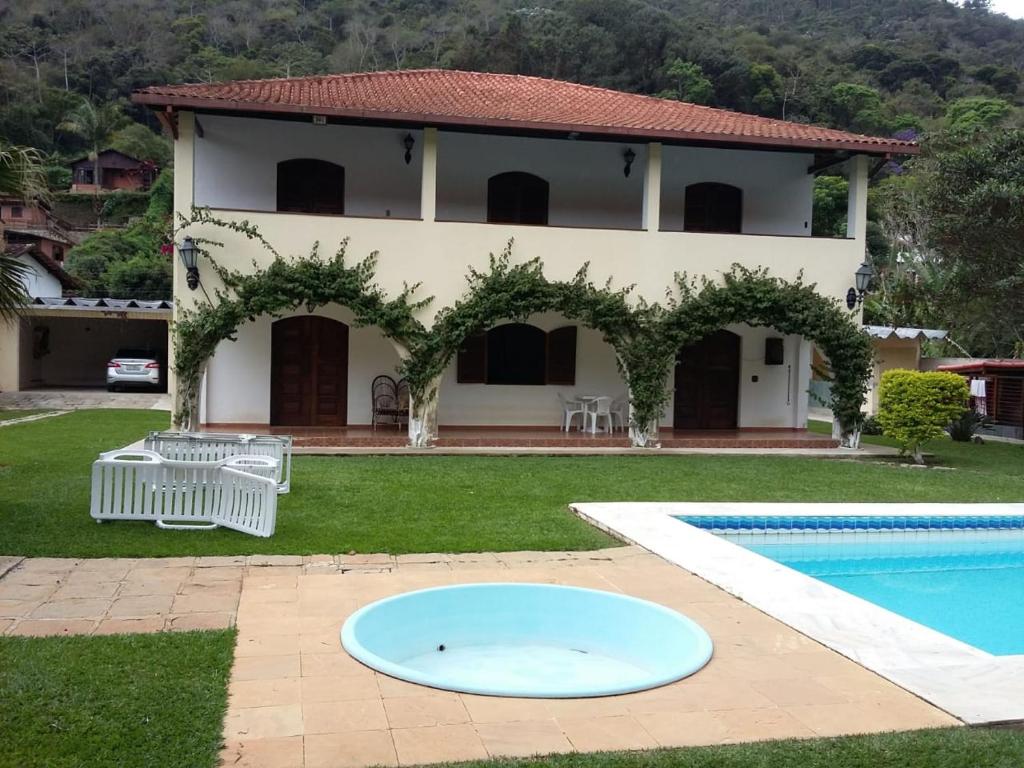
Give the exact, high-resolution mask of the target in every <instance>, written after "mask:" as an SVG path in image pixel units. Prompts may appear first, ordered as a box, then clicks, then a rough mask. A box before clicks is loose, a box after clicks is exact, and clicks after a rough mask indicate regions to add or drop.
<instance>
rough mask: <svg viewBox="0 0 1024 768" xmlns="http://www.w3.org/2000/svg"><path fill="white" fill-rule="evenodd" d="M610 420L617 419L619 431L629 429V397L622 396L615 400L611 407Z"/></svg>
mask: <svg viewBox="0 0 1024 768" xmlns="http://www.w3.org/2000/svg"><path fill="white" fill-rule="evenodd" d="M611 412H612V418H613V419H618V422H619V429H622V430H626V429H627V428H628V427H629V396H628V395H622V396H621V397H617V398H615V400H614V401H613V402H612V407H611Z"/></svg>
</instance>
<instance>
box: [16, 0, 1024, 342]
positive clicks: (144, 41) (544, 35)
mask: <svg viewBox="0 0 1024 768" xmlns="http://www.w3.org/2000/svg"><path fill="white" fill-rule="evenodd" d="M414 67H443V68H460V69H472V70H485V71H495V72H516V73H521V74H533V75H542V76H549V77H556V78H562V79H568V80H574V81H578V82H583V83H589V84H595V85H602V86H608V87H612V88H617V89H622V90H627V91H634V92H638V93H647V94H657V95H661V96H664V97H667V98H677V99H682V100H686V101H693V102H698V103H704V104H710V105H714V106H719V107H724V108H728V109H735V110H742V111H746V112H753V113H757V114H762V115H767V116H771V117H778V118H785V119H788V120H797V121H803V122H813V123H819V124H824V125H830V126H834V127H839V128H846V129H850V130H854V131H858V132H864V133H873V134H879V135H893V134H900V135H901V136H909V137H917V138H919V139H920V140H921V141H922V142H923V144H924V147H925V150H926V152H925V157H924V158H922V159H921V160H919V161H915V162H913V163H910V164H906V165H903V166H900V167H897V166H890V167H889V168H887V169H886V171H884V172H883V174H882V176H881V177H879V180H878V182H879V183H876V185H875V188H874V192H873V204H872V208H871V216H872V219H873V222H874V223H873V225H872V231H871V238H870V240H871V253H872V257H873V259H874V260H875V265H876V269H877V270H878V273H879V277H878V281H877V286H876V288H877V289H876V291H875V293H874V296H873V298H872V300H871V302H870V304H869V315H868V316H869V319H872V320H876V321H878V322H887V323H890V322H891V323H903V324H921V325H938V326H942V327H949V328H952V329H954V330H955V331H956V332H957V334H958V335H959V338H960V339H962V340H963V343H964V344H966V345H969V346H970V347H971V348H972V349H973V350H975V351H977V352H978V353H980V354H990V353H1001V354H1011V353H1014V352H1015V351H1016V352H1022V351H1024V306H1021V302H1020V300H1016V303H1014V297H1015V296H1016V295H1022V294H1024V256H1022V248H1024V246H1021V245H1020V243H1021V241H1024V145H1022V143H1021V142H1014V141H1013V140H1010V139H1007V138H1006V135H1010V136H1011V137H1012V136H1016V135H1018V134H1015V133H1013V131H1009V133H1007V132H1008V129H1013V128H1017V127H1020V126H1021V125H1022V123H1024V118H1022V114H1024V110H1022V109H1021V105H1022V104H1024V88H1022V87H1021V75H1022V73H1024V21H1014V20H1011V19H1008V18H1007V17H1005V16H1001V15H997V14H993V13H992V12H991V11H990V10H989V8H988V0H964V2H963V5H959V4H954V3H952V2H947V1H946V0H541V1H539V2H525V1H524V0H291V1H287V0H0V144H4V143H6V144H15V145H25V146H33V147H37V148H38V149H39V150H41V151H42V152H43V153H44V154H45V155H46V156H47V157H48V163H49V165H50V167H51V169H52V172H51V174H50V178H51V181H52V183H53V184H54V186H55V187H58V188H59V187H61V186H62V185H63V184H64V182H66V176H64V175H63V174H62V172H61V171H60V165H61V162H62V161H63V160H66V159H67V158H68V157H70V156H72V155H81V154H84V153H86V152H90V151H95V149H96V148H97V147H99V148H105V147H106V146H113V147H115V148H117V149H120V150H122V151H125V152H128V153H129V154H132V155H134V156H136V157H139V158H140V159H146V160H152V161H154V162H155V163H157V164H158V165H161V166H166V165H167V163H168V162H169V159H170V158H169V145H168V143H167V142H166V140H164V139H162V138H160V137H159V136H158V135H157V134H156V133H155V132H154V130H151V129H155V128H156V123H155V122H154V121H153V119H152V117H151V116H150V115H148V114H147V113H146V111H145V110H143V109H141V108H139V107H135V106H133V105H131V104H130V103H128V101H127V98H128V96H129V95H130V93H131V91H132V90H133V89H135V88H139V87H142V86H145V85H151V84H154V83H168V82H183V81H192V82H194V81H215V80H224V79H238V78H262V77H284V76H297V75H308V74H316V73H324V72H345V71H360V70H373V69H406V68H414ZM999 140H1002V141H1003V143H1002V144H1000V143H999ZM993 142H995V143H993ZM972 148H973V149H975V150H976V151H978V152H981V153H983V156H982V158H981V159H978V158H961V160H962V162H964V163H968V162H969V161H970V162H973V163H974V165H972V166H971V172H972V173H973V174H974V178H976V180H977V184H978V185H979V189H973V188H972V189H965V190H964V192H963V194H965V195H967V194H974V195H976V196H978V195H980V196H981V197H979V198H978V199H976V200H974V202H973V204H974V205H975V206H976V207H977V211H976V213H975V215H974V217H973V218H972V219H971V221H969V222H968V221H959V222H957V221H955V219H956V216H957V215H958V214H959V215H961V217H962V216H963V212H964V211H966V210H967V208H966V207H965V206H964V205H963V204H962V203H963V202H964V201H962V200H961V201H957V200H952V201H951V200H948V199H944V202H943V203H942V204H943V205H945V206H946V208H943V209H941V210H940V209H939V208H937V207H936V206H938V205H939V201H940V198H941V195H938V194H936V193H935V192H936V190H937V189H938V186H937V185H940V184H944V183H946V181H944V179H945V177H944V176H943V174H944V173H947V172H949V171H948V169H949V168H951V167H952V166H951V163H952V159H951V158H954V159H955V158H956V157H957V155H956V153H958V152H967V151H969V150H971V149H972ZM1007 152H1009V153H1010V154H1009V155H1007V154H1006V153H1007ZM1014 153H1017V154H1014ZM986 162H989V163H996V164H997V165H999V166H1000V167H999V168H998V169H993V168H991V167H988V166H986V165H985V163H986ZM979 163H980V165H979ZM996 171H998V173H996ZM993 175H1000V177H1001V178H1003V177H1005V181H1004V183H1003V184H1002V186H1001V187H999V188H998V189H996V188H995V187H993V186H992V185H989V186H987V187H985V182H986V179H988V178H989V177H990V176H993ZM886 177H888V178H886ZM957 178H961V177H957ZM844 195H845V180H843V179H842V178H841V177H838V176H825V177H824V178H822V179H819V185H818V190H817V192H816V197H817V200H816V213H815V234H829V233H830V232H833V231H836V230H838V229H841V227H842V217H843V216H845V203H843V202H842V201H843V199H844ZM985 195H988V196H989V197H987V198H985V197H984V196H985ZM1007 211H1008V212H1009V213H1007ZM993 222H994V223H995V224H998V225H999V227H1002V229H999V231H1000V232H1002V233H1004V236H1005V237H1008V238H1010V239H1011V241H1012V240H1014V239H1015V242H1016V245H1012V244H1011V245H1009V246H1007V244H1006V243H1005V242H999V243H994V242H980V243H979V242H978V239H979V238H981V240H982V241H984V240H985V239H986V238H988V237H990V235H989V234H987V233H991V232H993V231H995V229H997V227H993V226H987V223H993ZM958 227H959V229H958ZM964 233H969V236H970V238H971V241H970V242H964V241H961V240H958V239H957V238H960V237H962V236H963V237H966V236H967V235H965V234H964ZM1007 247H1009V250H1008V251H1007V250H1006V249H1007ZM986 248H988V251H987V252H990V253H991V254H992V255H991V258H989V259H988V260H987V261H986V265H987V266H986V268H985V270H979V269H976V268H975V266H976V262H977V257H976V255H975V254H977V253H978V252H979V250H980V251H985V250H986ZM93 263H94V265H95V259H94V260H93ZM72 267H74V262H73V260H72ZM993 268H994V269H995V270H996V272H997V273H998V274H992V272H991V270H992V269H993ZM965 269H966V272H967V273H969V274H967V275H966V276H965V272H964V270H965ZM1004 271H1005V272H1006V274H1002V272H1004ZM968 285H969V286H970V289H969V290H970V292H969V293H964V287H965V286H968ZM993 286H996V287H997V288H998V291H997V293H996V294H992V293H991V291H993V290H996V288H994V287H993ZM1015 291H1016V294H1015V293H1014V292H1015ZM1007 297H1008V299H1009V302H1010V308H1011V310H1012V311H1011V314H1010V316H1009V317H1010V319H1009V320H1007V318H1006V316H1005V313H1006V311H1007V310H1006V307H1007V303H1006V302H1007ZM979 302H981V304H979ZM1013 312H1018V313H1019V314H1018V315H1017V316H1015V315H1013ZM1014 317H1016V319H1013V318H1014Z"/></svg>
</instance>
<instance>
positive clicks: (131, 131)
mask: <svg viewBox="0 0 1024 768" xmlns="http://www.w3.org/2000/svg"><path fill="white" fill-rule="evenodd" d="M110 147H111V149H116V150H117V151H118V152H124V153H125V154H126V155H129V156H131V157H134V158H135V159H136V160H146V161H148V162H151V163H153V164H154V165H156V166H157V167H158V168H164V167H166V166H167V165H168V164H169V163H170V161H171V146H170V143H169V142H168V141H167V139H165V138H164V137H163V136H160V135H158V134H155V133H153V131H151V130H150V129H149V128H147V127H146V126H144V125H142V123H132V124H131V125H128V126H125V127H124V128H122V129H121V130H119V131H118V132H117V133H115V134H114V135H113V137H112V138H111V140H110Z"/></svg>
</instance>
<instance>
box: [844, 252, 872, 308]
mask: <svg viewBox="0 0 1024 768" xmlns="http://www.w3.org/2000/svg"><path fill="white" fill-rule="evenodd" d="M874 276H875V270H874V269H872V268H871V265H870V264H869V263H868V262H867V260H865V261H864V263H863V264H861V265H860V266H859V267H857V271H856V272H854V273H853V279H854V285H855V286H856V288H851V289H850V290H848V291H847V292H846V308H847V309H849V310H853V308H854V307H859V306H860V305H861V304H863V303H864V297H865V296H867V293H868V286H870V285H871V278H872V277H874Z"/></svg>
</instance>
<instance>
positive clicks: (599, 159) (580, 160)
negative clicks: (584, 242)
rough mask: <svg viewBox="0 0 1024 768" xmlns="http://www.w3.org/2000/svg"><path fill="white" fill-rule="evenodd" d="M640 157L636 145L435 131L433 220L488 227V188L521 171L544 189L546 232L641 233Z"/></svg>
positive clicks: (641, 151)
mask: <svg viewBox="0 0 1024 768" xmlns="http://www.w3.org/2000/svg"><path fill="white" fill-rule="evenodd" d="M628 146H632V149H633V152H634V153H635V154H636V159H635V160H634V162H633V165H632V169H631V171H630V175H629V177H628V178H627V177H626V176H625V175H623V167H624V165H625V162H624V160H623V158H622V153H623V152H624V151H625V149H626V147H628ZM645 152H646V150H645V148H644V147H643V145H640V144H635V145H629V144H626V143H620V142H606V141H565V140H560V139H537V138H521V137H514V136H494V135H481V134H472V133H452V132H445V131H440V132H439V133H438V148H437V218H438V219H440V220H447V221H486V220H487V180H488V179H489V178H490V177H491V176H494V175H495V174H499V173H505V172H507V171H523V172H525V173H532V174H534V175H536V176H540V177H541V178H542V179H544V180H546V181H547V182H548V185H549V195H550V197H549V200H548V224H549V225H550V226H576V227H610V228H620V229H639V228H640V215H641V210H642V206H643V177H644V165H645V163H646V160H645Z"/></svg>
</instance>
